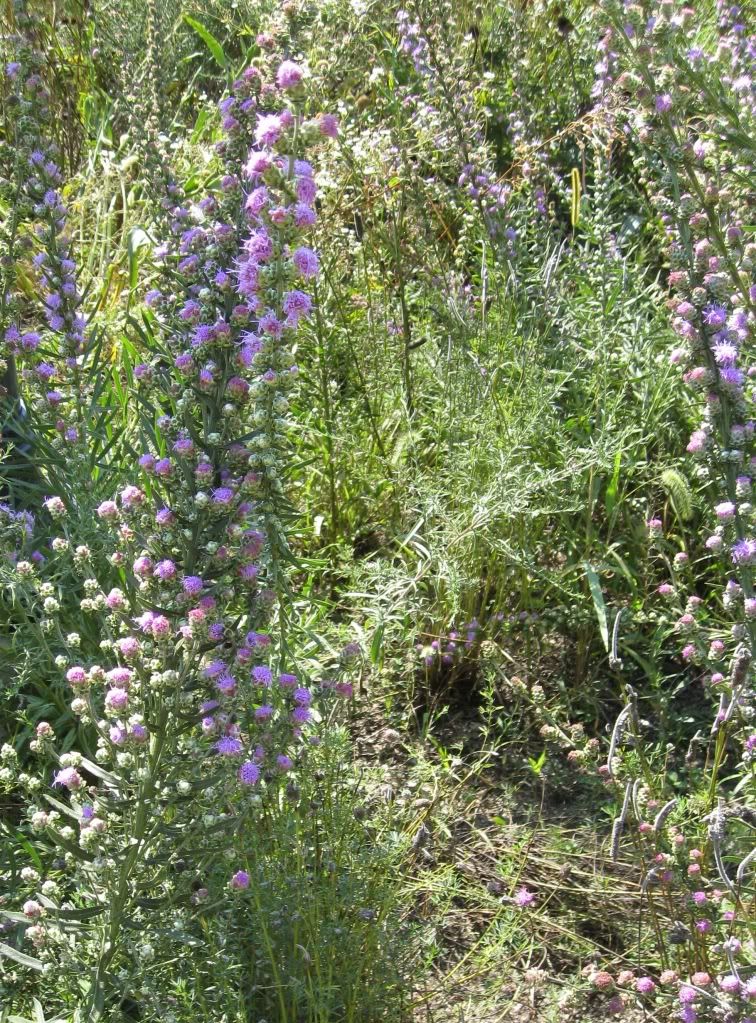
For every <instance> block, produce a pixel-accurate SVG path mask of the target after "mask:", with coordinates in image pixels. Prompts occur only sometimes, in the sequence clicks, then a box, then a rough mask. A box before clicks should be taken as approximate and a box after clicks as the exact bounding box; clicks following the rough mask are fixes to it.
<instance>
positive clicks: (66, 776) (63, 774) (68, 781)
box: [53, 767, 84, 792]
mask: <svg viewBox="0 0 756 1023" xmlns="http://www.w3.org/2000/svg"><path fill="white" fill-rule="evenodd" d="M83 784H84V779H83V778H82V776H81V775H80V774H79V772H78V771H77V770H76V768H75V767H64V768H63V770H62V771H58V773H57V774H56V775H55V776H54V778H53V785H62V786H64V788H67V789H69V791H71V792H74V791H76V789H80V788H81V786H82V785H83Z"/></svg>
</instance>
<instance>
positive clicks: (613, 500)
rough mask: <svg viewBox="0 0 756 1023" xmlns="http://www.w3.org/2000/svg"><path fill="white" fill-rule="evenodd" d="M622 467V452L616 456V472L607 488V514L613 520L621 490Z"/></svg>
mask: <svg viewBox="0 0 756 1023" xmlns="http://www.w3.org/2000/svg"><path fill="white" fill-rule="evenodd" d="M621 465H622V451H621V450H620V451H618V452H617V454H616V455H615V456H614V472H613V473H612V478H611V480H610V481H609V484H608V486H607V488H606V514H607V517H608V518H610V519H611V517H612V512H613V511H614V509H615V506H616V504H617V491H618V490H619V476H620V466H621Z"/></svg>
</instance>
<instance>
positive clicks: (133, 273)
mask: <svg viewBox="0 0 756 1023" xmlns="http://www.w3.org/2000/svg"><path fill="white" fill-rule="evenodd" d="M149 247H150V239H149V236H148V235H147V232H146V231H143V230H142V228H141V227H132V229H131V230H130V231H129V236H128V238H127V241H126V251H127V252H128V257H129V287H130V288H131V290H132V291H133V290H134V289H135V288H136V286H137V281H138V279H139V253H140V251H141V250H142V249H149Z"/></svg>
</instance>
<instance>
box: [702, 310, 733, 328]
mask: <svg viewBox="0 0 756 1023" xmlns="http://www.w3.org/2000/svg"><path fill="white" fill-rule="evenodd" d="M701 315H702V318H703V321H704V323H705V324H706V326H707V327H714V328H716V329H719V328H720V327H724V325H725V324H726V323H727V310H726V309H725V307H724V306H721V305H707V306H706V308H705V309H704V311H703V313H702V314H701Z"/></svg>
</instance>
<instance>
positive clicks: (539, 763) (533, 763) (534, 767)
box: [528, 749, 546, 777]
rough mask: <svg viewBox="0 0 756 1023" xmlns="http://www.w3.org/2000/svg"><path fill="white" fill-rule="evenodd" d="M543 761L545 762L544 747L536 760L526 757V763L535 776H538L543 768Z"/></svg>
mask: <svg viewBox="0 0 756 1023" xmlns="http://www.w3.org/2000/svg"><path fill="white" fill-rule="evenodd" d="M545 763H546V750H545V749H544V751H543V753H541V755H540V757H539V758H538V759H537V760H534V759H533V758H532V757H528V764H529V765H530V770H531V771H532V772H533V774H534V775H535V776H536V777H538V776H539V775H540V774H541V771H542V770H543V766H544V764H545Z"/></svg>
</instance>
